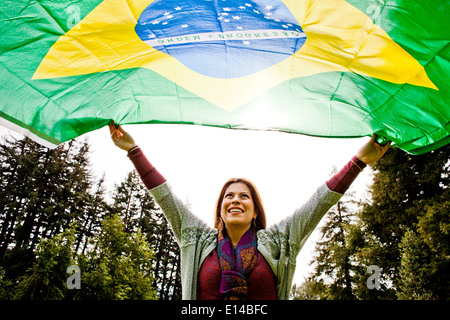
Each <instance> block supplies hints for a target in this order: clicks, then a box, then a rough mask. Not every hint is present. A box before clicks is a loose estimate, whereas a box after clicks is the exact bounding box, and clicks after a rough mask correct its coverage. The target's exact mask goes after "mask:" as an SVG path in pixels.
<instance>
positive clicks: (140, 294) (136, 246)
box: [78, 214, 156, 300]
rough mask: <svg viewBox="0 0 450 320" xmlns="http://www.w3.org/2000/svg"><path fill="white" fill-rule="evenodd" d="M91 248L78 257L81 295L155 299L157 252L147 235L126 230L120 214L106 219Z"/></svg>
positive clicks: (101, 298) (99, 297)
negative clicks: (154, 265) (80, 271)
mask: <svg viewBox="0 0 450 320" xmlns="http://www.w3.org/2000/svg"><path fill="white" fill-rule="evenodd" d="M92 247H93V248H94V249H92V250H91V251H89V252H88V253H87V254H86V255H82V256H79V258H78V263H79V266H80V269H81V270H82V276H81V287H82V288H81V291H80V295H79V297H78V298H80V299H95V300H105V299H106V300H124V299H135V300H136V299H138V300H153V299H155V298H156V293H155V290H154V287H153V281H154V279H153V272H152V261H153V259H154V255H153V252H152V249H151V248H150V246H149V245H148V242H147V241H146V239H145V236H144V235H143V234H142V233H141V232H140V230H139V229H138V230H137V231H136V232H132V233H128V232H125V231H124V224H123V220H122V219H121V218H120V217H119V216H118V215H116V214H115V215H113V216H112V217H110V218H106V219H105V220H104V221H103V223H102V230H101V233H100V234H99V236H98V238H97V239H92Z"/></svg>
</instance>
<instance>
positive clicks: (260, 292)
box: [197, 250, 277, 300]
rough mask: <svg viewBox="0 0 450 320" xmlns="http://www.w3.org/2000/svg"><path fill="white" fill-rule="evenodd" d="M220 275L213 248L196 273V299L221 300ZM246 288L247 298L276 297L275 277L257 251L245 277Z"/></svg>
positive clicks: (273, 298)
mask: <svg viewBox="0 0 450 320" xmlns="http://www.w3.org/2000/svg"><path fill="white" fill-rule="evenodd" d="M221 277H222V270H221V269H220V262H219V255H218V254H217V250H213V252H211V253H210V254H209V255H208V256H207V257H206V259H205V261H203V264H202V266H201V268H200V272H199V274H198V284H197V300H223V299H224V297H223V296H222V294H221V293H220V290H219V289H220V280H221ZM247 288H248V299H249V300H276V299H277V278H276V277H275V274H274V273H273V271H272V269H271V268H270V266H269V264H268V263H267V261H266V259H264V257H263V255H262V254H260V253H259V252H258V260H257V261H256V265H255V267H254V268H253V270H252V272H251V273H250V274H249V276H248V277H247Z"/></svg>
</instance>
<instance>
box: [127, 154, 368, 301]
mask: <svg viewBox="0 0 450 320" xmlns="http://www.w3.org/2000/svg"><path fill="white" fill-rule="evenodd" d="M128 157H129V158H130V160H131V161H132V162H133V164H134V166H135V168H136V170H137V172H138V173H139V175H140V177H141V179H142V181H143V182H144V184H145V186H146V187H147V188H148V189H153V188H155V187H157V186H159V185H161V184H163V183H164V182H165V181H166V179H165V178H164V177H163V176H162V175H161V174H160V173H159V172H158V170H156V168H155V167H154V166H153V165H152V164H151V163H150V162H149V161H148V159H147V157H146V156H145V155H144V153H143V152H142V150H141V149H140V148H136V149H133V150H132V151H131V152H129V153H128ZM365 167H366V164H365V163H364V162H362V161H361V160H359V159H358V158H357V157H356V156H354V157H353V158H352V159H351V160H350V161H349V162H348V163H347V164H346V165H345V166H344V167H343V168H342V169H341V170H340V171H339V172H338V173H337V174H335V175H334V176H333V177H331V178H330V179H329V180H328V181H327V186H328V188H329V189H330V190H331V191H335V192H339V193H344V192H345V191H346V190H347V189H348V188H349V187H350V185H351V184H352V182H353V181H354V180H355V179H356V177H357V176H358V174H359V173H360V172H361V171H362V170H363V169H364V168H365ZM221 274H222V272H221V269H220V262H219V256H218V255H217V251H216V250H213V251H212V252H211V253H210V254H209V255H208V257H206V259H205V261H204V262H203V264H202V266H201V268H200V272H199V277H198V279H199V280H198V286H197V299H199V300H222V299H223V297H222V295H221V293H220V291H219V288H220V281H221ZM247 287H248V298H249V299H250V300H261V299H263V300H271V299H276V298H277V290H276V288H277V278H276V277H275V274H274V273H273V271H272V269H271V268H270V266H269V264H268V263H267V261H266V259H265V258H264V257H263V256H262V254H259V252H258V260H257V263H256V266H255V268H254V269H253V271H252V272H251V273H250V275H249V276H248V278H247Z"/></svg>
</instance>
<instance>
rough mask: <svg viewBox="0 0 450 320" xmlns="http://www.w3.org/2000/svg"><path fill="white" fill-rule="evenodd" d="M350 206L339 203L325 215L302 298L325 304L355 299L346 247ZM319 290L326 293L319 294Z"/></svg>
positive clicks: (351, 256) (352, 272) (348, 202)
mask: <svg viewBox="0 0 450 320" xmlns="http://www.w3.org/2000/svg"><path fill="white" fill-rule="evenodd" d="M350 203H353V201H352V200H347V201H345V202H343V201H339V202H338V203H337V205H336V206H335V207H333V208H332V209H331V210H330V211H329V212H328V213H327V215H326V218H325V219H326V220H325V224H324V225H323V226H322V227H321V229H320V232H321V235H322V236H321V239H322V240H321V241H318V242H317V244H316V248H315V251H316V253H317V254H316V255H315V256H314V259H313V261H311V265H313V266H314V271H313V273H312V274H311V275H310V277H309V279H308V280H307V281H306V283H305V284H303V285H302V289H303V291H304V292H303V293H302V295H303V297H308V296H313V297H320V298H321V299H328V300H353V299H355V295H354V293H353V288H352V283H353V275H354V270H353V269H354V268H355V266H354V265H353V263H352V259H353V255H354V252H353V250H352V249H351V246H350V245H349V243H348V233H349V228H350V226H351V225H352V219H353V214H352V213H351V211H350V209H349V204H350ZM318 288H320V289H321V290H325V291H324V292H320V293H319V292H317V289H318ZM305 290H309V292H305ZM311 290H315V291H314V292H311Z"/></svg>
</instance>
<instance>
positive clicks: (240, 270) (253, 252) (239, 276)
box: [217, 228, 257, 299]
mask: <svg viewBox="0 0 450 320" xmlns="http://www.w3.org/2000/svg"><path fill="white" fill-rule="evenodd" d="M217 253H218V255H219V261H220V267H221V269H222V280H221V283H220V293H221V294H223V295H225V296H226V298H228V299H245V298H247V296H248V289H247V277H248V275H249V274H250V272H251V271H252V270H253V268H254V267H255V265H256V261H257V248H256V233H255V231H254V230H253V228H250V229H249V230H248V231H247V232H246V233H245V234H244V235H243V236H242V238H241V240H239V243H238V244H237V246H236V247H235V248H233V245H232V244H231V240H230V239H229V238H228V235H227V234H226V232H223V229H221V230H220V231H219V235H218V248H217Z"/></svg>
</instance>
